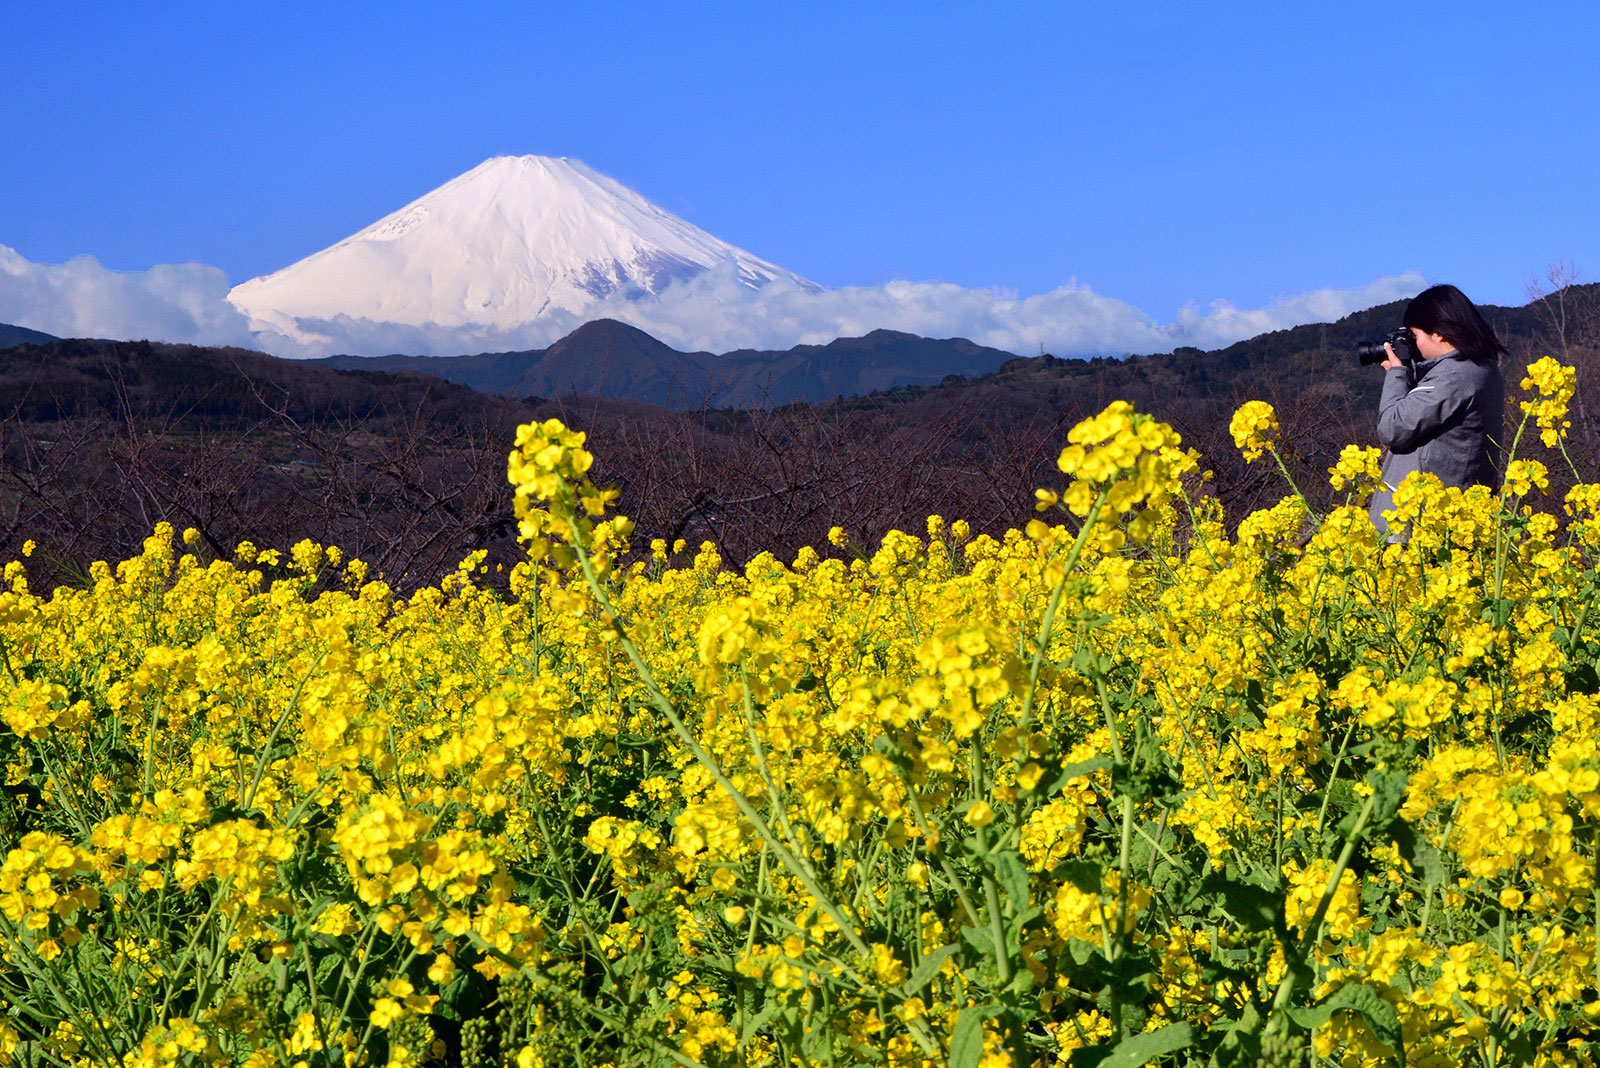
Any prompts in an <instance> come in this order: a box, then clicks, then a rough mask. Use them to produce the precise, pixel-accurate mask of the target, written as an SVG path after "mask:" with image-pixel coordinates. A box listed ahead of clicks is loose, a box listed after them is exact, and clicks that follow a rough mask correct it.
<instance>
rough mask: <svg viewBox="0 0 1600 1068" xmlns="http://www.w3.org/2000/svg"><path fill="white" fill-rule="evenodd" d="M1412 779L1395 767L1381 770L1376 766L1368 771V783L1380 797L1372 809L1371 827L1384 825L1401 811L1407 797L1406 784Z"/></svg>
mask: <svg viewBox="0 0 1600 1068" xmlns="http://www.w3.org/2000/svg"><path fill="white" fill-rule="evenodd" d="M1410 781H1411V778H1410V776H1408V775H1407V774H1406V773H1405V772H1403V771H1398V770H1395V769H1388V770H1383V771H1380V770H1378V769H1377V768H1374V769H1373V770H1371V771H1369V772H1367V785H1368V786H1371V787H1372V790H1373V793H1374V795H1375V796H1376V797H1377V799H1378V801H1377V804H1376V805H1374V806H1373V809H1372V823H1371V824H1369V825H1368V827H1369V829H1371V828H1373V827H1382V826H1383V825H1384V824H1386V823H1388V822H1389V821H1390V820H1391V819H1393V818H1394V814H1395V813H1396V812H1398V811H1400V805H1401V804H1402V803H1403V802H1404V801H1405V799H1406V784H1407V783H1409V782H1410Z"/></svg>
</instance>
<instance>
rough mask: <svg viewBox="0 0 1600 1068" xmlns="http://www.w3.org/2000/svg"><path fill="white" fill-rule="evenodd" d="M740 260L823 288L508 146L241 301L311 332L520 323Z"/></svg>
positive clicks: (265, 317)
mask: <svg viewBox="0 0 1600 1068" xmlns="http://www.w3.org/2000/svg"><path fill="white" fill-rule="evenodd" d="M729 266H731V268H732V269H733V270H734V271H735V272H736V276H737V277H738V279H739V280H740V281H742V282H743V283H745V284H746V285H749V286H751V287H759V286H761V285H763V284H765V283H768V282H771V281H774V280H778V279H783V280H786V281H788V282H791V283H794V284H796V285H799V286H801V287H804V288H807V289H816V288H817V287H816V286H814V285H813V284H812V283H810V282H807V281H805V280H804V279H802V278H799V277H798V276H796V275H794V274H792V273H790V272H788V271H785V270H784V269H783V268H781V267H778V266H776V265H774V264H771V263H768V262H767V261H765V260H763V259H759V258H758V257H756V256H752V255H751V254H750V253H748V252H745V251H744V250H743V249H738V248H735V247H734V246H732V245H729V244H727V243H726V242H724V241H719V240H718V239H716V238H715V237H712V236H711V235H710V234H708V233H706V232H705V231H704V230H701V229H700V228H698V227H696V226H693V225H691V224H690V223H688V222H685V221H684V220H683V219H680V218H678V217H677V216H676V215H673V214H672V213H671V212H668V211H664V210H663V209H661V208H659V207H657V206H656V205H654V204H652V203H650V202H649V201H648V200H646V199H645V198H644V197H641V196H640V195H639V194H637V193H635V192H633V191H632V190H630V189H628V188H627V187H626V186H623V185H621V184H620V183H618V182H616V181H614V180H613V179H611V178H608V177H606V176H605V175H603V174H600V173H599V172H597V171H595V170H593V169H591V168H589V167H587V166H585V165H584V164H582V163H580V162H578V161H577V160H574V159H566V158H560V159H557V158H554V157H550V156H497V157H495V158H494V159H490V160H487V161H486V162H484V163H481V164H479V165H478V166H477V167H474V168H473V169H472V170H470V171H468V172H467V173H466V174H463V175H461V176H460V177H458V178H455V179H453V180H451V181H449V182H446V183H445V184H444V185H442V186H440V187H439V188H437V189H435V190H434V191H433V192H431V193H429V194H427V195H426V196H424V197H422V198H421V199H419V200H416V201H413V202H412V203H410V204H408V205H406V206H405V207H403V208H401V209H400V210H399V211H397V212H395V213H394V214H392V215H388V216H385V217H384V218H382V219H379V220H378V221H377V222H375V223H373V224H372V225H371V226H369V227H367V228H366V229H365V230H362V231H360V232H359V233H356V234H353V235H351V236H350V237H347V238H345V239H344V240H343V241H340V242H339V243H338V244H336V245H333V246H331V247H329V248H326V249H323V250H322V251H321V252H318V253H315V254H313V255H311V256H308V257H306V258H305V259H303V260H301V261H300V262H298V263H296V264H293V265H292V266H289V267H285V268H284V269H283V270H281V271H277V272H275V273H273V274H269V275H264V276H262V277H260V278H254V279H251V280H250V281H248V282H244V283H241V284H240V285H237V286H235V287H234V288H233V290H232V291H231V292H230V293H229V294H228V299H229V300H230V301H231V302H232V303H233V304H234V306H235V307H237V308H238V309H239V310H240V311H242V312H244V313H245V314H246V315H248V316H249V317H250V319H251V321H252V323H251V325H252V328H254V329H268V330H275V331H278V332H280V333H284V334H287V335H289V336H290V337H293V338H296V339H297V340H304V341H309V340H312V339H314V338H315V336H316V325H317V321H318V320H333V319H335V318H337V317H341V316H347V317H349V318H350V319H356V320H361V319H365V320H370V321H371V322H373V323H392V324H399V325H403V326H411V327H420V326H430V327H446V328H458V327H481V328H485V329H489V330H500V331H510V330H514V329H517V328H519V327H523V326H526V325H528V324H530V323H533V322H536V321H537V320H539V319H540V317H541V316H547V315H551V314H553V313H561V312H566V313H572V314H576V315H581V314H582V313H583V312H584V311H585V309H586V308H588V307H589V306H591V305H593V304H594V303H596V302H597V301H600V300H603V299H605V298H607V297H613V296H622V297H627V296H630V295H639V296H644V295H646V294H653V293H657V292H659V291H660V290H661V289H662V288H663V287H665V286H667V285H668V284H669V283H671V282H673V281H677V280H684V279H689V278H692V277H694V276H696V275H699V274H702V273H704V272H706V271H710V270H712V269H714V268H719V267H722V268H727V267H729Z"/></svg>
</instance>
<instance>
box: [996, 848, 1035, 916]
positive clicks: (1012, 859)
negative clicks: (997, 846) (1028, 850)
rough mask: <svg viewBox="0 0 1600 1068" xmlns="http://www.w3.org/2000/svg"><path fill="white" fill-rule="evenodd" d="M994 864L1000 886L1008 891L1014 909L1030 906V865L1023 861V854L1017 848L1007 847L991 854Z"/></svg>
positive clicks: (1007, 896) (1007, 894) (1008, 898)
mask: <svg viewBox="0 0 1600 1068" xmlns="http://www.w3.org/2000/svg"><path fill="white" fill-rule="evenodd" d="M989 859H990V861H991V862H992V863H993V864H994V875H995V878H996V879H997V880H999V882H1000V886H1001V888H1002V889H1004V890H1005V892H1006V898H1007V901H1008V902H1009V903H1010V904H1011V907H1012V908H1014V909H1025V908H1027V907H1028V866H1027V865H1026V864H1024V863H1023V862H1022V854H1021V853H1018V852H1017V851H1016V850H1015V849H1007V850H1005V851H1004V852H1001V853H995V854H993V855H991V856H990V858H989Z"/></svg>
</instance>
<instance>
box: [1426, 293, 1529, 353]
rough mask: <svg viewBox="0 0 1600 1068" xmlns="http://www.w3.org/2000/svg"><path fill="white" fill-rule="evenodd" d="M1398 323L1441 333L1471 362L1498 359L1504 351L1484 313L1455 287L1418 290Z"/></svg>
mask: <svg viewBox="0 0 1600 1068" xmlns="http://www.w3.org/2000/svg"><path fill="white" fill-rule="evenodd" d="M1401 323H1402V324H1403V325H1405V326H1408V327H1409V326H1414V327H1417V328H1418V329H1419V330H1422V331H1423V332H1424V333H1429V334H1439V335H1441V336H1443V337H1444V339H1445V340H1446V341H1448V342H1450V344H1452V345H1454V346H1455V347H1456V351H1457V352H1459V353H1461V355H1463V356H1465V357H1466V358H1467V359H1469V360H1472V361H1473V362H1474V363H1486V362H1488V361H1491V360H1497V359H1499V358H1500V357H1501V356H1503V355H1504V354H1505V351H1506V347H1505V346H1504V345H1502V344H1501V343H1500V339H1499V338H1498V337H1495V334H1494V328H1493V327H1492V326H1490V325H1489V324H1488V322H1486V321H1485V320H1484V318H1483V313H1482V312H1480V311H1478V308H1477V306H1476V305H1474V304H1473V303H1472V301H1470V300H1468V299H1467V295H1466V294H1465V293H1463V292H1461V290H1459V289H1457V288H1456V287H1455V286H1448V285H1446V286H1434V287H1432V288H1431V289H1424V290H1423V291H1422V292H1421V293H1418V294H1417V295H1416V296H1415V297H1414V298H1412V300H1411V303H1410V304H1407V305H1406V316H1405V318H1404V319H1402V320H1401Z"/></svg>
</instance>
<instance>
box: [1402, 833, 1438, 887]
mask: <svg viewBox="0 0 1600 1068" xmlns="http://www.w3.org/2000/svg"><path fill="white" fill-rule="evenodd" d="M1389 833H1390V834H1391V835H1393V836H1394V844H1395V845H1396V846H1397V847H1398V848H1399V850H1400V856H1401V857H1403V858H1404V859H1405V862H1406V863H1407V864H1409V865H1411V870H1412V871H1414V872H1416V873H1417V878H1419V879H1421V880H1422V883H1423V885H1424V886H1442V885H1444V879H1445V871H1444V859H1443V858H1442V857H1441V856H1440V855H1439V850H1438V849H1436V848H1435V847H1434V845H1433V843H1432V842H1430V841H1428V838H1427V835H1425V834H1420V833H1418V831H1417V829H1416V828H1415V827H1413V826H1411V824H1409V823H1407V822H1406V821H1405V820H1395V821H1394V825H1393V826H1391V827H1390V828H1389Z"/></svg>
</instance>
